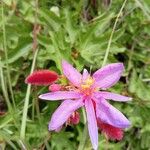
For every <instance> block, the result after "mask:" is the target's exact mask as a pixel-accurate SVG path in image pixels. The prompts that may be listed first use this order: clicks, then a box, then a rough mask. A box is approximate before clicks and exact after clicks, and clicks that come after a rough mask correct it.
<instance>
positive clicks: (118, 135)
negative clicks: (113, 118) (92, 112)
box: [97, 120, 123, 141]
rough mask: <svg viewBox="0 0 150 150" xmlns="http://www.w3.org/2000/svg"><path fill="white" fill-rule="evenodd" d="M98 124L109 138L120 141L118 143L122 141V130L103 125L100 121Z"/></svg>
mask: <svg viewBox="0 0 150 150" xmlns="http://www.w3.org/2000/svg"><path fill="white" fill-rule="evenodd" d="M97 123H98V127H99V128H100V129H101V131H102V132H103V133H104V134H106V135H107V136H108V138H110V139H112V140H118V141H120V140H122V138H123V131H122V129H120V128H117V127H114V126H112V125H109V124H106V123H103V122H101V121H100V120H98V121H97Z"/></svg>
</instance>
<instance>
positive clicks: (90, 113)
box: [85, 99, 98, 150]
mask: <svg viewBox="0 0 150 150" xmlns="http://www.w3.org/2000/svg"><path fill="white" fill-rule="evenodd" d="M85 108H86V113H87V120H88V130H89V135H90V138H91V142H92V145H93V148H94V149H95V150H97V148H98V128H97V122H96V115H95V111H94V106H93V103H92V101H91V99H86V100H85Z"/></svg>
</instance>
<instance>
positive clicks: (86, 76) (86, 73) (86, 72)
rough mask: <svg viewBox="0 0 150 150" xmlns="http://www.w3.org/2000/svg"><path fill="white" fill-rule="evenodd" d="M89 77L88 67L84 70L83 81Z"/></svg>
mask: <svg viewBox="0 0 150 150" xmlns="http://www.w3.org/2000/svg"><path fill="white" fill-rule="evenodd" d="M88 77H89V73H88V71H87V70H86V69H84V70H83V75H82V81H85V80H86V79H87V78H88Z"/></svg>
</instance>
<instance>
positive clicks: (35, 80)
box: [25, 70, 58, 86]
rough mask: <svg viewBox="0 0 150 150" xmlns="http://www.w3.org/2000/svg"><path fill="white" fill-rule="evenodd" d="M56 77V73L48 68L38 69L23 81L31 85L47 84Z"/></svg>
mask: <svg viewBox="0 0 150 150" xmlns="http://www.w3.org/2000/svg"><path fill="white" fill-rule="evenodd" d="M57 79H58V74H57V73H56V72H54V71H49V70H38V71H35V72H33V73H32V74H31V75H29V76H28V77H27V78H26V79H25V83H27V84H32V85H39V86H41V85H49V84H51V83H53V82H54V81H56V80H57Z"/></svg>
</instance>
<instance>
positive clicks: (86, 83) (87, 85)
mask: <svg viewBox="0 0 150 150" xmlns="http://www.w3.org/2000/svg"><path fill="white" fill-rule="evenodd" d="M93 83H94V79H93V78H92V77H88V78H87V79H86V80H85V81H84V82H83V84H82V85H81V88H82V89H87V88H90V87H91V85H92V84H93Z"/></svg>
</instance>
